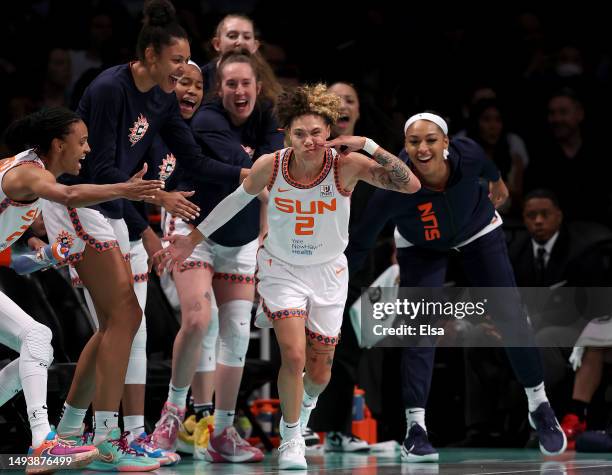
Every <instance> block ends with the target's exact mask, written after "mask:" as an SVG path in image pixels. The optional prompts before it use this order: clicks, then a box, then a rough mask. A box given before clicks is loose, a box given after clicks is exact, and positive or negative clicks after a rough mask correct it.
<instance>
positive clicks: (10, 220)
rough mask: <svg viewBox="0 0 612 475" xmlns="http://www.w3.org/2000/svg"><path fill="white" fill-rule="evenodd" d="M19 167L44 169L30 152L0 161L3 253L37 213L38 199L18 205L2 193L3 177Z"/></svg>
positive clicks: (1, 249) (27, 226) (0, 213)
mask: <svg viewBox="0 0 612 475" xmlns="http://www.w3.org/2000/svg"><path fill="white" fill-rule="evenodd" d="M20 165H34V166H37V167H40V168H45V164H44V163H43V162H42V160H41V159H40V158H38V155H36V154H35V153H34V152H33V151H32V150H26V151H25V152H21V153H20V154H18V155H15V156H14V157H9V158H6V159H4V160H0V251H4V250H5V249H6V248H8V247H10V246H11V244H13V243H14V242H15V241H17V239H19V236H21V235H22V234H23V233H24V232H25V230H26V229H28V228H29V227H30V224H32V221H34V219H35V218H36V216H38V213H39V202H40V200H39V199H36V200H34V201H32V202H31V203H19V202H17V201H13V200H11V199H10V198H8V197H7V196H6V194H5V193H4V188H3V187H2V182H3V179H4V175H5V174H6V172H8V171H9V170H11V169H13V168H15V167H18V166H20Z"/></svg>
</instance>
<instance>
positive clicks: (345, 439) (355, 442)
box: [325, 432, 370, 452]
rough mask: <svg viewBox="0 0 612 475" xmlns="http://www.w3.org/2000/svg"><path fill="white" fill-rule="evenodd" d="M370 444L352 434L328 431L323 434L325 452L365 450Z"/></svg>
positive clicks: (368, 448)
mask: <svg viewBox="0 0 612 475" xmlns="http://www.w3.org/2000/svg"><path fill="white" fill-rule="evenodd" d="M368 450H370V446H369V445H368V443H367V442H366V441H365V440H362V439H360V438H359V437H355V436H354V435H353V434H343V433H342V432H328V433H327V434H325V452H366V451H368Z"/></svg>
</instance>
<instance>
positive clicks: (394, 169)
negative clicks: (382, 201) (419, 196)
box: [370, 147, 411, 190]
mask: <svg viewBox="0 0 612 475" xmlns="http://www.w3.org/2000/svg"><path fill="white" fill-rule="evenodd" d="M372 158H373V159H374V160H375V161H376V162H377V163H378V164H379V165H380V167H377V168H372V169H371V170H370V174H371V175H372V179H373V180H374V181H375V182H377V183H379V184H380V185H381V186H382V187H383V188H387V189H389V190H401V189H403V188H404V187H406V185H408V183H410V175H411V173H410V169H409V168H408V166H407V165H406V164H405V163H404V162H402V161H401V160H400V159H399V158H397V157H396V156H394V155H391V154H390V153H389V152H387V151H386V150H383V149H382V148H381V147H379V148H378V150H377V152H376V153H375V154H374V156H373V157H372Z"/></svg>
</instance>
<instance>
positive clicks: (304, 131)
mask: <svg viewBox="0 0 612 475" xmlns="http://www.w3.org/2000/svg"><path fill="white" fill-rule="evenodd" d="M330 132H331V128H330V126H329V125H327V123H326V122H325V119H323V117H321V116H319V115H315V114H307V115H302V116H299V117H296V118H295V119H293V121H292V122H291V126H290V127H289V139H290V140H291V146H292V147H293V150H294V152H295V155H296V156H297V157H298V158H300V159H302V160H313V159H316V158H319V157H320V158H321V159H322V158H323V154H324V152H325V148H324V147H323V145H324V144H325V141H326V140H327V139H328V138H329V135H330Z"/></svg>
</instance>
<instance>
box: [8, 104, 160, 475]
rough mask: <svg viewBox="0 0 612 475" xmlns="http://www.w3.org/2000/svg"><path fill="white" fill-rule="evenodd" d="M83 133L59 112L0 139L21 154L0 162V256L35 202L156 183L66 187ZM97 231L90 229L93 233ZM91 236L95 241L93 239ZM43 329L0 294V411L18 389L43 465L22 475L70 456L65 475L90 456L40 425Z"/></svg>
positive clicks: (99, 197) (84, 147)
mask: <svg viewBox="0 0 612 475" xmlns="http://www.w3.org/2000/svg"><path fill="white" fill-rule="evenodd" d="M87 139H88V137H87V127H86V126H85V124H84V123H83V121H82V120H81V118H80V117H79V116H78V115H77V114H75V113H74V112H72V111H69V110H67V109H63V108H50V109H45V110H42V111H40V112H37V113H34V114H31V115H29V116H26V117H25V118H23V119H21V120H19V121H17V122H15V123H13V124H12V125H11V126H10V128H9V130H8V132H7V136H6V141H7V144H8V145H9V147H10V148H11V149H13V150H23V148H26V147H32V148H30V149H29V150H26V151H24V152H21V153H18V154H17V155H15V156H13V157H10V158H6V159H4V160H0V250H4V249H7V248H8V247H10V246H11V245H12V244H13V243H14V242H15V241H17V239H18V238H19V236H21V235H22V234H23V233H24V232H25V231H26V229H28V227H29V226H30V224H31V223H32V222H33V221H34V219H35V218H36V217H37V216H38V215H39V213H40V209H41V200H40V198H43V199H46V200H53V201H56V202H58V203H62V204H63V205H65V206H69V207H71V208H72V209H74V208H73V207H78V206H88V205H92V204H95V203H100V202H102V201H106V200H109V199H117V198H128V199H137V200H139V199H143V198H145V197H150V196H151V195H152V194H153V193H154V192H155V190H156V189H158V188H159V187H160V186H161V182H159V181H152V182H146V181H143V180H140V177H141V176H142V175H143V174H144V171H146V168H145V169H143V170H142V171H141V172H139V173H138V174H137V175H135V177H134V178H132V180H130V182H129V183H118V184H114V185H77V186H73V187H67V186H64V185H61V184H59V183H57V182H56V178H57V177H58V176H59V175H61V174H63V173H69V174H72V175H77V174H78V173H79V170H80V168H81V160H83V158H84V157H85V155H86V154H87V153H89V151H90V149H89V144H88V142H87ZM96 231H97V230H96ZM96 237H98V238H99V237H100V235H99V234H96ZM75 239H76V236H74V235H72V234H70V233H68V232H67V233H65V234H64V235H63V236H62V240H63V241H62V244H63V245H65V246H66V247H67V248H71V249H70V253H71V254H72V255H74V253H75V252H77V251H78V249H77V247H76V246H73V244H74V240H75ZM51 336H52V335H51V330H49V328H47V327H46V326H44V325H41V324H40V323H38V322H36V321H35V320H34V319H33V318H32V317H30V316H29V315H27V314H26V313H25V312H24V311H23V310H21V308H19V307H18V306H17V305H16V304H15V303H14V302H12V301H11V300H10V299H9V298H8V297H7V296H6V295H4V294H3V293H2V292H0V341H1V342H2V344H4V345H7V346H8V347H10V348H11V349H13V350H15V351H17V352H19V358H18V359H16V360H14V361H13V362H11V363H10V364H9V365H7V366H6V367H4V368H3V369H2V371H1V372H0V405H2V404H4V403H5V402H6V401H7V400H8V399H10V398H11V397H12V396H13V395H14V394H15V393H16V392H18V391H19V390H20V389H23V392H24V396H25V400H26V406H27V412H28V418H29V421H30V428H31V430H32V446H31V448H30V452H29V455H31V456H32V457H45V458H49V459H56V462H54V461H53V460H48V461H47V462H46V463H45V464H44V465H46V466H41V465H28V467H27V468H26V472H27V473H44V472H50V471H55V470H57V468H58V465H57V463H59V461H60V459H59V457H71V458H72V459H73V464H72V465H71V468H78V467H83V466H85V465H87V464H89V462H91V461H92V460H93V459H94V458H95V457H96V455H97V454H98V450H97V449H96V448H95V447H93V446H89V445H83V446H75V445H72V444H70V443H68V442H65V441H63V440H62V439H60V438H58V436H57V434H56V433H55V432H54V431H52V430H51V427H50V426H49V420H48V418H47V405H46V399H47V398H46V396H47V368H48V367H49V365H50V364H51V362H52V360H53V348H52V346H51Z"/></svg>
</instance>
